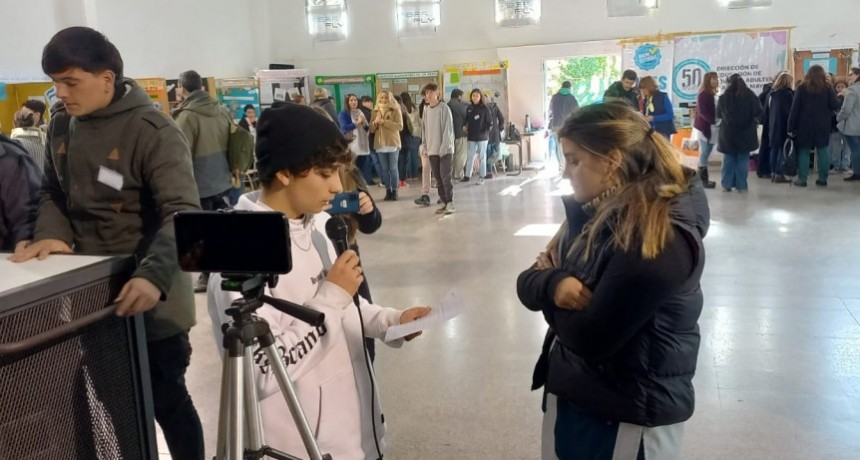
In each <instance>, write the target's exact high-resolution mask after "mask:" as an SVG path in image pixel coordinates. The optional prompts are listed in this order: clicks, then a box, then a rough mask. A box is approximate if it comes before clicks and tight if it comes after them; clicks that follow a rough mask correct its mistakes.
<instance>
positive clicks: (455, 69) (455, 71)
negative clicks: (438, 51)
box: [442, 61, 519, 125]
mask: <svg viewBox="0 0 860 460" xmlns="http://www.w3.org/2000/svg"><path fill="white" fill-rule="evenodd" d="M442 87H443V92H444V97H445V99H448V98H450V97H451V91H453V90H455V89H460V90H462V91H463V92H464V93H466V95H465V96H464V97H463V101H464V102H466V103H468V99H469V93H470V92H471V91H472V90H473V89H475V88H478V89H480V90H481V92H482V93H484V94H485V95H487V96H489V97H490V100H492V101H493V102H495V103H496V105H498V107H499V110H501V111H502V114H503V115H504V116H505V120H508V122H509V123H510V122H514V123H515V124H518V125H519V123H517V122H516V121H514V120H511V119H510V117H508V113H509V111H508V61H499V62H478V63H475V62H473V63H466V64H449V65H446V66H445V72H444V73H443V79H442Z"/></svg>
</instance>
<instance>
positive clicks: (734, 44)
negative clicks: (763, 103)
mask: <svg viewBox="0 0 860 460" xmlns="http://www.w3.org/2000/svg"><path fill="white" fill-rule="evenodd" d="M789 38H790V29H789V28H777V29H756V30H738V31H719V32H704V33H699V34H694V33H685V34H673V35H662V36H660V35H658V36H654V37H639V38H631V39H628V40H622V41H621V42H620V43H621V45H622V47H623V50H622V56H623V61H622V62H623V64H624V68H625V69H633V70H636V72H637V73H638V74H639V77H642V76H646V75H651V76H653V77H654V78H656V79H657V83H658V85H659V86H660V90H661V91H665V92H667V93H669V95H670V96H671V99H672V104H673V106H674V107H675V115H676V122H677V123H678V125H679V126H681V127H689V126H691V125H692V123H693V120H694V116H695V112H691V110H690V109H694V108H695V106H696V96H697V95H698V94H699V87H700V86H701V85H702V80H703V79H704V77H705V74H706V73H708V72H717V73H718V74H719V77H720V81H721V82H725V81H726V80H728V77H729V76H731V75H732V74H735V73H737V74H740V75H741V76H742V77H743V78H744V81H745V82H746V84H747V86H748V87H749V88H750V89H751V90H753V91H754V92H755V93H756V94H759V93H761V91H762V89H763V88H764V85H766V84H768V83H770V82H771V81H772V80H773V77H774V76H775V75H776V74H777V73H779V72H781V71H784V70H787V69H788V68H789V65H788V59H789V54H788V50H789ZM849 59H850V55H849ZM846 71H847V70H846Z"/></svg>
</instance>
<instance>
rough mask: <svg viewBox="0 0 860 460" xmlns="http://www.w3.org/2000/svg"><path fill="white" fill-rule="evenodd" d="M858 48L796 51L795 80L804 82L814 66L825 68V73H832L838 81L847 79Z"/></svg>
mask: <svg viewBox="0 0 860 460" xmlns="http://www.w3.org/2000/svg"><path fill="white" fill-rule="evenodd" d="M856 52H857V48H856V47H855V48H833V49H795V50H794V55H793V57H794V78H795V80H802V79H803V77H804V75H806V72H808V71H809V68H810V67H812V66H814V65H820V66H821V67H824V71H825V72H828V73H832V74H833V75H835V76H836V78H837V79H846V78H847V77H848V72H849V70H851V60H852V57H853V55H854V53H856Z"/></svg>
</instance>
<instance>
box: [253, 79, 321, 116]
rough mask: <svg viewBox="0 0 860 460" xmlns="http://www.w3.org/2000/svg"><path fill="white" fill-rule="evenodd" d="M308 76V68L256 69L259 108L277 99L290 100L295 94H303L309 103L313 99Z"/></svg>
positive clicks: (263, 107) (268, 105)
mask: <svg viewBox="0 0 860 460" xmlns="http://www.w3.org/2000/svg"><path fill="white" fill-rule="evenodd" d="M310 78H311V73H310V71H309V70H308V69H291V70H260V71H258V72H257V84H258V85H259V89H260V93H259V97H260V108H261V109H263V110H265V109H267V108H269V107H271V106H272V104H273V103H275V102H278V101H280V102H290V101H292V100H293V98H294V97H295V96H297V95H302V96H304V97H305V100H306V101H307V102H308V103H310V102H311V101H312V100H313V98H312V97H311V93H310Z"/></svg>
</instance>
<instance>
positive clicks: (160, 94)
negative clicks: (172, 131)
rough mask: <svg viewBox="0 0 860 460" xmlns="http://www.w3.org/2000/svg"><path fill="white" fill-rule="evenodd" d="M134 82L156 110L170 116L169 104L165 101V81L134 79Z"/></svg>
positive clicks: (161, 79)
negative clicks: (147, 96) (144, 92)
mask: <svg viewBox="0 0 860 460" xmlns="http://www.w3.org/2000/svg"><path fill="white" fill-rule="evenodd" d="M135 81H136V82H137V84H138V85H140V87H141V88H143V90H144V91H146V94H147V95H149V99H150V100H152V104H153V105H154V106H155V108H156V109H158V110H160V111H162V112H164V113H166V114H168V115H170V103H169V102H168V101H167V80H165V79H163V78H136V79H135Z"/></svg>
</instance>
